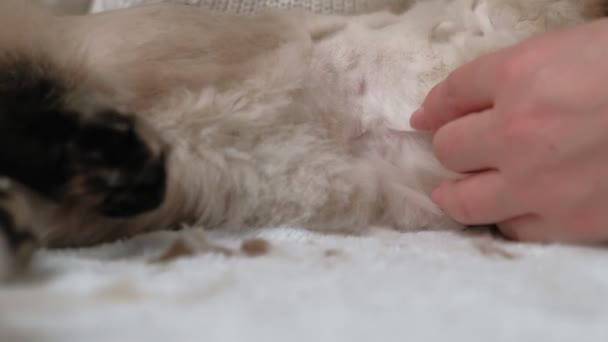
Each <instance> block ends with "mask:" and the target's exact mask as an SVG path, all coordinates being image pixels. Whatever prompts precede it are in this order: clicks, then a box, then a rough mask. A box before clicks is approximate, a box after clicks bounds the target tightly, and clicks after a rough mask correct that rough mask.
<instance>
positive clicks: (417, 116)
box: [410, 107, 428, 129]
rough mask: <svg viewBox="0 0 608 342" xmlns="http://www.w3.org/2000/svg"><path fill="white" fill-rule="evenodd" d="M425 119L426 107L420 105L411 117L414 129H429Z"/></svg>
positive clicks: (411, 124)
mask: <svg viewBox="0 0 608 342" xmlns="http://www.w3.org/2000/svg"><path fill="white" fill-rule="evenodd" d="M425 121H426V120H425V117H424V109H423V108H422V107H420V108H418V109H417V110H416V111H415V112H414V114H412V116H411V117H410V126H412V128H414V129H427V128H428V127H426V126H427V125H426V122H425Z"/></svg>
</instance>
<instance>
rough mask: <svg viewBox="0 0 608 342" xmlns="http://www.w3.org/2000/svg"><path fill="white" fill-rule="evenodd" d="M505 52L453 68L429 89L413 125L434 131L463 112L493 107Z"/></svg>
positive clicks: (413, 116)
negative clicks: (452, 70) (443, 78)
mask: <svg viewBox="0 0 608 342" xmlns="http://www.w3.org/2000/svg"><path fill="white" fill-rule="evenodd" d="M504 54H505V52H498V53H494V54H490V55H486V56H482V57H480V58H478V59H477V60H474V61H473V62H470V63H467V64H465V65H463V66H462V67H460V68H458V69H456V70H455V71H454V72H452V73H451V74H450V75H449V76H448V77H447V78H446V79H445V80H444V81H442V82H441V83H439V84H438V85H436V86H435V87H434V88H433V89H432V90H431V91H430V92H429V94H428V95H427V97H426V98H425V100H424V102H423V103H422V106H421V107H420V109H419V110H418V111H417V112H416V113H414V114H413V115H412V117H411V119H410V125H411V126H412V127H413V128H415V129H419V130H429V131H434V130H437V129H438V128H439V127H441V126H443V125H444V124H445V123H447V122H449V121H452V120H454V119H456V118H459V117H461V116H463V115H466V114H469V113H473V112H479V111H482V110H486V109H489V108H491V107H492V106H493V105H494V94H495V92H496V90H497V87H498V84H497V83H498V82H499V80H498V77H497V70H499V65H500V62H501V61H502V60H503V59H504V57H503V55H504Z"/></svg>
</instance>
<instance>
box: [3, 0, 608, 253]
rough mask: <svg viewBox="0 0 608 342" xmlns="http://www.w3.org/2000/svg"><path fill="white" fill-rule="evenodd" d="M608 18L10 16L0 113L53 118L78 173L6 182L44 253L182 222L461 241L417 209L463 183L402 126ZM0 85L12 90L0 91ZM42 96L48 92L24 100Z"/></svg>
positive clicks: (516, 10)
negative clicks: (460, 72)
mask: <svg viewBox="0 0 608 342" xmlns="http://www.w3.org/2000/svg"><path fill="white" fill-rule="evenodd" d="M604 2H605V1H600V0H580V1H576V0H535V1H529V0H427V1H418V2H415V3H413V4H412V5H411V6H410V7H409V8H408V9H407V10H406V11H405V12H404V13H402V14H390V13H388V12H378V13H372V14H369V15H362V16H354V17H340V16H317V15H311V14H306V13H302V12H270V13H265V14H259V15H255V16H247V17H245V16H231V15H224V14H217V13H210V12H207V11H205V10H203V9H199V8H192V7H188V6H182V5H151V6H142V7H137V8H132V9H126V10H117V11H111V12H107V13H103V14H98V15H92V16H82V17H53V16H51V15H49V14H46V13H43V12H41V11H38V10H36V9H34V8H32V7H29V6H24V5H23V4H18V3H17V2H12V1H9V2H7V3H6V4H2V5H0V16H1V17H2V18H1V19H2V20H3V21H2V22H3V23H4V24H2V25H3V27H4V28H6V29H3V30H2V31H3V32H2V33H0V108H1V107H2V106H6V105H5V103H10V105H11V106H13V107H15V108H17V109H15V110H16V111H19V110H21V107H20V105H19V102H17V103H15V101H13V102H10V101H9V102H7V101H8V100H6V98H7V97H8V96H12V97H11V98H13V99H14V98H21V99H23V98H25V99H28V101H29V102H28V103H36V101H38V100H40V101H41V103H42V104H40V105H39V106H38V107H36V108H39V109H36V110H37V111H43V112H44V111H45V108H48V107H49V106H51V105H50V103H52V105H53V106H54V107H53V114H52V115H55V116H57V117H58V118H60V119H46V120H47V121H48V124H49V125H54V124H56V123H57V122H58V121H61V120H65V122H71V123H70V124H65V123H61V124H60V125H59V126H58V127H65V126H66V125H67V126H69V127H73V128H72V131H69V133H66V135H65V137H69V138H65V139H64V140H66V141H64V140H61V139H59V138H57V139H56V140H53V144H54V143H57V144H58V145H61V144H63V145H61V146H64V145H65V146H70V147H69V148H66V147H58V148H57V150H58V151H63V152H57V155H58V156H63V157H61V158H59V157H57V158H59V159H57V160H61V162H62V163H67V164H70V163H71V164H70V165H72V164H74V165H77V166H73V167H70V170H71V171H70V172H67V173H60V176H57V177H56V178H53V179H50V178H49V179H47V178H45V179H44V180H41V179H39V178H37V177H38V176H37V175H34V176H32V177H29V178H27V177H25V176H22V173H20V172H16V171H13V172H12V173H11V172H7V171H6V170H3V169H2V168H0V173H4V174H5V175H7V176H8V177H10V178H13V179H16V180H17V181H19V182H21V183H24V184H25V185H27V186H29V187H30V188H31V189H33V190H34V192H35V193H37V196H38V195H41V197H42V200H41V201H40V200H36V203H38V202H42V203H44V205H43V206H42V207H43V208H42V209H39V210H37V212H38V213H39V215H37V216H36V218H35V219H36V220H35V221H36V222H33V223H31V224H30V225H28V226H27V227H26V229H30V230H32V231H33V233H34V236H35V237H36V238H37V239H38V240H40V241H41V242H42V243H43V244H44V245H48V246H65V245H83V244H91V243H97V242H100V241H107V240H111V239H116V238H121V237H126V236H131V235H134V234H137V233H140V232H144V231H151V230H160V229H170V228H177V227H179V226H180V225H182V224H184V223H188V224H197V225H202V226H204V227H206V228H209V229H211V228H220V227H229V226H267V225H282V224H289V225H297V226H301V227H304V228H308V229H315V230H321V231H351V232H360V231H364V230H365V229H367V228H368V227H370V226H386V227H392V228H394V229H398V230H404V231H405V230H416V229H443V228H448V227H458V226H459V225H458V224H456V223H454V222H452V221H451V220H449V219H448V218H447V217H445V216H444V215H442V213H441V212H440V211H439V210H438V209H437V208H436V207H435V206H434V205H433V204H432V202H431V201H430V200H429V197H428V194H429V192H430V191H431V189H432V188H433V187H434V186H435V185H437V184H438V182H439V181H441V180H442V179H444V178H446V177H453V176H456V175H451V174H450V173H448V172H447V171H446V170H444V169H443V168H442V167H441V166H440V165H439V164H438V162H437V161H436V160H435V158H434V157H433V155H432V152H431V146H430V136H429V135H428V134H426V133H419V132H415V131H413V130H412V129H411V128H410V127H409V124H408V121H409V116H410V114H411V113H412V112H413V111H414V110H415V109H416V108H417V106H419V105H420V103H421V101H422V99H423V97H424V96H425V94H426V93H427V92H428V91H429V90H430V89H431V87H432V86H433V85H435V84H436V83H437V82H439V81H440V80H442V79H444V78H445V77H446V76H447V75H448V74H449V73H450V71H452V70H453V69H455V68H456V67H457V66H459V65H461V64H463V63H464V62H466V61H468V60H470V59H472V58H475V57H477V56H479V55H481V54H483V53H486V52H490V51H493V50H496V49H498V48H500V47H503V46H507V45H510V44H513V43H515V42H517V41H519V40H521V39H523V38H525V37H528V36H530V35H532V34H534V33H536V32H542V31H548V30H554V29H559V28H562V27H565V26H568V25H573V24H576V23H580V22H583V21H588V20H592V19H595V18H598V17H601V16H603V15H604V9H605V6H604V5H605V4H604ZM32 23H35V25H32ZM16 37H19V38H16ZM24 61H25V63H24ZM14 65H19V66H20V67H19V68H17V69H16V70H19V72H17V73H16V72H12V73H8V74H10V75H12V76H10V77H9V76H6V75H5V74H7V71H6V70H9V69H10V70H15V68H13V66H14ZM1 70H4V71H3V72H2V71H1ZM11 77H12V78H11ZM23 79H27V80H29V81H28V82H29V83H28V82H22V81H20V80H23ZM32 79H34V80H43V81H44V82H38V83H36V82H34V83H35V84H38V86H37V87H38V88H37V87H34V86H31V85H30V86H27V85H28V84H31V83H32V81H31V80H32ZM7 80H10V81H11V82H14V83H15V84H17V85H18V86H16V87H10V88H11V90H10V91H7V90H6V88H7V87H9V85H7ZM39 83H44V84H46V85H48V87H49V88H50V89H51V90H52V91H48V89H47V91H48V94H47V93H44V94H46V95H45V96H42V97H41V96H39V97H31V96H30V97H28V96H29V94H30V93H32V92H34V90H36V89H38V90H37V91H38V92H41V90H40V89H39V88H40V87H39ZM23 84H26V86H23ZM45 89H46V88H45ZM11 91H12V92H11ZM16 94H17V95H16ZM49 94H52V96H51V95H49ZM49 97H52V98H53V99H54V100H53V101H50V102H49V101H48V98H49ZM41 99H46V100H44V101H43V100H41ZM32 101H33V102H32ZM45 101H46V102H45ZM28 105H29V104H28ZM24 106H25V104H24ZM11 108H12V107H11ZM28 108H29V107H28ZM15 110H14V111H15ZM28 113H29V112H28ZM57 113H59V114H57ZM123 113H127V114H123ZM2 115H3V116H6V117H7V119H6V120H5V121H7V120H8V121H10V120H20V119H15V118H14V117H12V116H10V115H11V114H10V113H7V111H6V110H4V111H3V112H2ZM41 117H46V118H48V117H49V116H41ZM66 118H67V119H66ZM36 120H38V119H36ZM47 121H45V122H47ZM10 122H12V121H10ZM10 122H9V123H10ZM61 122H63V121H61ZM61 125H63V126H61ZM70 125H72V126H70ZM15 127H24V126H23V125H21V126H15ZM28 127H29V126H28ZM49 127H50V126H49ZM83 127H84V128H83ZM91 127H92V128H91ZM83 132H85V133H86V134H85V133H83ZM100 132H105V133H100ZM0 133H1V132H0ZM104 134H105V135H104ZM15 136H16V138H14V139H17V140H18V139H21V138H23V134H21V133H20V134H16V135H15ZM28 136H29V137H31V136H32V134H29V135H28ZM34 136H35V134H34ZM90 137H93V138H90ZM113 139H122V140H121V141H122V143H120V144H118V145H116V144H114V145H112V144H111V143H110V141H114V140H113ZM19 141H21V140H19ZM0 142H2V141H0ZM3 143H4V144H6V142H3ZM18 144H21V143H18ZM51 145H52V144H50V143H48V144H47V143H45V144H44V146H51ZM110 145H111V146H110ZM19 146H21V145H19ZM53 146H54V145H53ZM74 149H76V150H77V152H73V150H74ZM1 150H5V148H4V147H2V148H1ZM37 151H38V150H37ZM65 151H68V152H70V153H71V154H70V153H68V152H65ZM3 153H4V152H3ZM24 153H25V155H26V156H27V155H28V154H27V153H30V152H24ZM32 153H33V152H32ZM38 153H42V152H40V151H38ZM62 153H64V154H62ZM65 153H67V154H65ZM1 154H2V153H0V155H1ZM34 154H35V153H34ZM165 156H166V163H165V164H164V165H166V173H167V176H166V181H165V173H164V172H165V171H163V170H165V169H164V168H162V165H163V162H164V161H165V159H164V158H165ZM5 159H6V158H5ZM74 159H77V162H74ZM6 160H9V162H8V164H10V163H16V161H15V160H16V159H10V158H9V159H6ZM54 163H55V164H57V163H59V162H57V161H54ZM0 164H1V163H0ZM55 164H53V165H55ZM11 165H12V164H11ZM20 165H21V164H20ZM19 167H20V168H19ZM19 167H14V168H13V169H14V170H24V169H27V170H31V169H32V168H33V167H32V166H29V165H25V166H24V165H21V166H19ZM36 167H37V168H39V169H40V170H41V171H42V172H44V170H45V168H47V167H48V166H47V165H46V164H41V165H39V166H36ZM160 168H162V169H163V170H160ZM142 170H145V172H144V171H142ZM45 182H46V183H45ZM51 183H52V184H54V187H49V186H46V185H48V184H51ZM41 184H42V185H41ZM51 188H52V189H51ZM49 189H50V190H49ZM57 189H59V190H57ZM165 189H166V191H165ZM162 195H164V197H163V196H162ZM146 201H148V202H149V203H144V202H146ZM142 203H144V204H142ZM38 206H39V205H38ZM7 211H8V210H7ZM13 229H16V228H15V227H13Z"/></svg>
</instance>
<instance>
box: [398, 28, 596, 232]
mask: <svg viewBox="0 0 608 342" xmlns="http://www.w3.org/2000/svg"><path fill="white" fill-rule="evenodd" d="M410 123H411V125H412V127H414V128H416V129H420V130H429V131H436V133H435V136H434V140H433V147H434V151H435V154H436V156H437V158H438V159H439V161H440V162H441V163H442V164H443V165H444V166H445V167H447V168H448V169H450V170H453V171H456V172H460V173H464V174H466V177H464V178H462V179H459V180H448V181H445V182H443V183H442V184H441V185H440V186H439V187H438V188H437V189H436V190H435V191H434V192H433V194H432V197H433V200H434V201H435V203H436V204H437V205H438V206H439V207H440V208H442V209H443V210H444V211H445V212H446V213H447V214H448V215H449V216H451V217H452V218H454V219H455V220H457V221H459V222H461V223H464V224H492V223H497V224H498V226H499V228H500V230H501V231H502V232H503V233H504V234H505V235H507V236H509V237H511V238H514V239H516V240H525V241H543V242H557V241H559V242H576V243H596V242H606V241H608V21H606V20H600V21H596V22H593V23H589V24H584V25H581V26H578V27H574V28H570V29H566V30H563V31H559V32H553V33H546V34H542V35H538V36H535V37H532V38H530V39H528V40H526V41H524V42H522V43H520V44H518V45H515V46H513V47H510V48H507V49H504V50H501V51H498V52H495V53H492V54H489V55H486V56H483V57H481V58H478V59H477V60H475V61H472V62H471V63H468V64H466V65H464V66H463V67H461V68H459V69H457V70H456V71H454V72H453V73H452V74H451V75H450V76H449V77H448V78H447V79H446V80H445V81H443V82H441V83H439V84H438V85H437V86H436V87H435V88H434V89H433V90H432V91H431V92H430V93H429V94H428V96H427V98H426V99H425V101H424V103H423V105H422V107H421V110H419V111H418V112H416V113H415V114H414V115H413V116H412V118H411V122H410Z"/></svg>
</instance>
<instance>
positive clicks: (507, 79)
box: [497, 52, 531, 84]
mask: <svg viewBox="0 0 608 342" xmlns="http://www.w3.org/2000/svg"><path fill="white" fill-rule="evenodd" d="M530 59H531V56H530V53H528V52H519V53H518V54H515V55H513V56H511V57H510V58H509V59H507V60H506V61H504V63H502V65H501V67H500V68H499V69H498V74H497V76H498V80H499V81H500V82H501V83H503V84H509V83H512V82H516V81H518V80H519V78H520V77H521V76H522V75H525V70H527V69H529V65H530Z"/></svg>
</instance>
